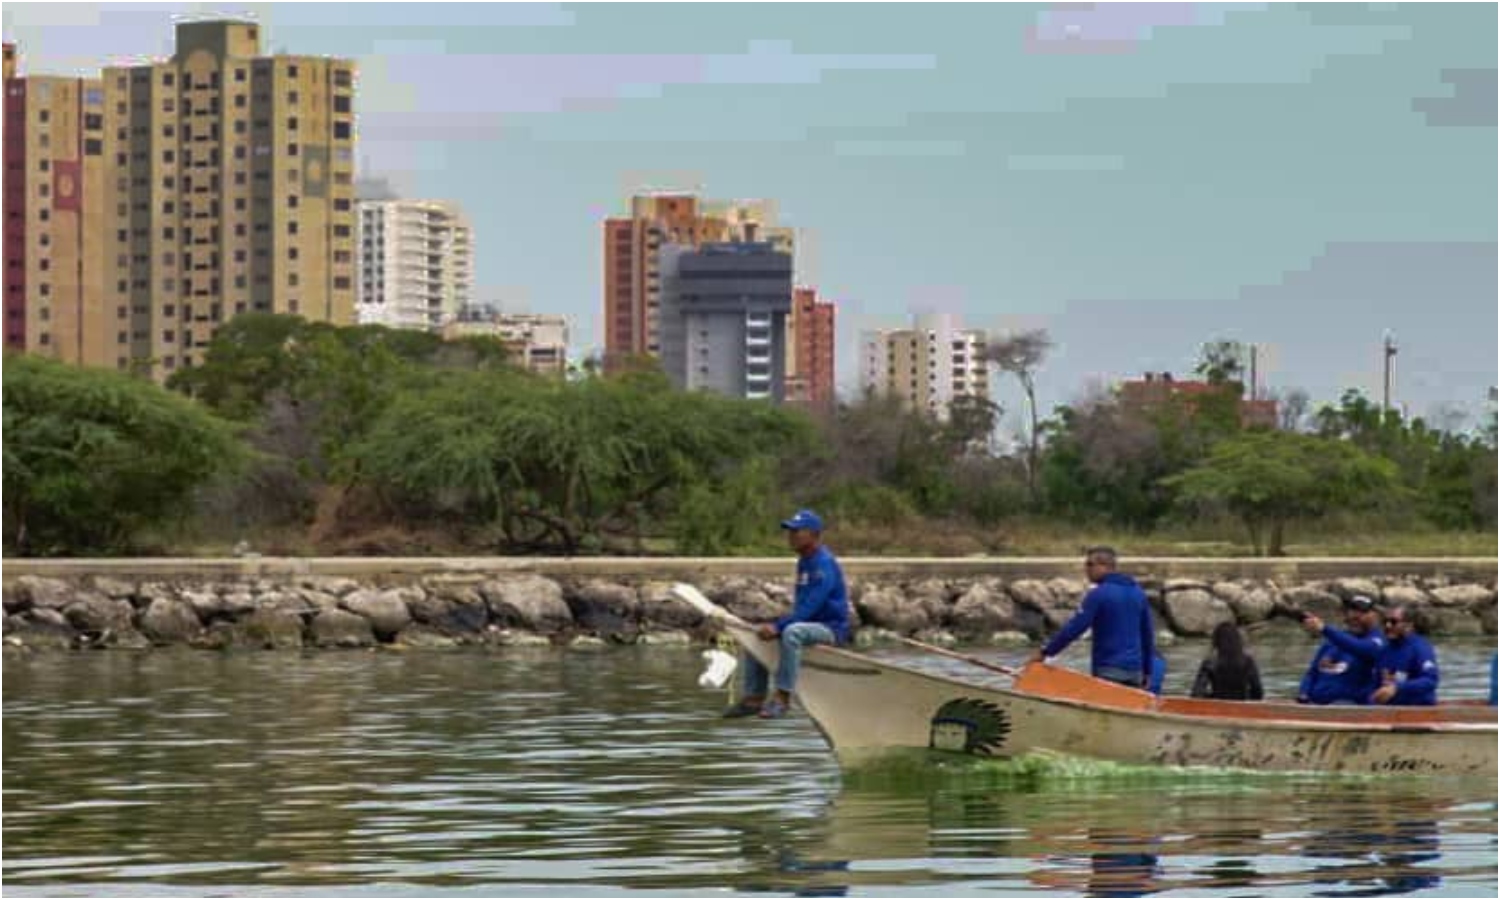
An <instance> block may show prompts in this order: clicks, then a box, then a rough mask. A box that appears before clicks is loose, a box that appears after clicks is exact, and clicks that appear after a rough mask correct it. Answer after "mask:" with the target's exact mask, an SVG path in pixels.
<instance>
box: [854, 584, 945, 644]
mask: <svg viewBox="0 0 1500 900" xmlns="http://www.w3.org/2000/svg"><path fill="white" fill-rule="evenodd" d="M859 615H860V619H861V621H863V622H865V623H866V624H869V625H873V626H874V627H876V628H884V629H887V630H889V631H894V632H896V633H897V634H911V633H912V632H915V631H921V630H923V629H926V628H931V627H933V625H934V624H935V623H934V622H933V620H932V617H931V615H930V613H929V612H928V610H927V608H926V606H924V605H923V604H922V603H921V602H916V601H913V600H910V599H908V598H907V597H906V595H904V594H903V593H901V591H899V590H897V589H895V588H888V587H887V588H877V587H869V588H866V589H865V590H864V592H863V594H862V595H861V596H860V598H859Z"/></svg>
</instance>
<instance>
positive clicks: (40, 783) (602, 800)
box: [3, 645, 1496, 896]
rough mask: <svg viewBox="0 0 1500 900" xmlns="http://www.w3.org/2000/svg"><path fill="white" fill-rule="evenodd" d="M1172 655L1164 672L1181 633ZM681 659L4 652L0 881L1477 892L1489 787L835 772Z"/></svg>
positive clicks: (544, 653)
mask: <svg viewBox="0 0 1500 900" xmlns="http://www.w3.org/2000/svg"><path fill="white" fill-rule="evenodd" d="M1303 649H1304V648H1302V647H1300V646H1298V647H1295V648H1293V651H1294V652H1289V654H1288V655H1289V656H1295V657H1296V661H1297V662H1299V663H1300V662H1301V661H1303V660H1305V659H1306V656H1305V654H1304V653H1302V652H1301V651H1302V650H1303ZM1174 652H1175V653H1178V654H1182V658H1181V659H1177V658H1174V660H1173V664H1174V667H1175V668H1177V669H1189V670H1190V667H1191V664H1192V660H1193V659H1195V658H1196V655H1197V653H1198V652H1201V647H1197V648H1192V649H1191V650H1180V649H1179V650H1176V651H1174ZM1489 652H1490V651H1489V650H1488V649H1487V648H1481V647H1478V646H1477V645H1476V646H1474V647H1472V648H1469V649H1468V650H1463V649H1451V648H1450V649H1447V651H1446V653H1445V657H1444V673H1445V676H1447V674H1448V673H1449V672H1453V673H1455V674H1456V675H1458V676H1459V678H1458V679H1457V681H1458V684H1457V685H1456V688H1457V689H1458V690H1461V691H1466V692H1471V693H1472V692H1477V691H1478V690H1482V688H1480V687H1479V685H1480V684H1481V683H1482V679H1483V674H1484V673H1483V669H1484V667H1483V665H1482V664H1483V662H1484V661H1485V660H1487V654H1488V653H1489ZM1189 653H1191V655H1192V659H1189V658H1188V657H1187V654H1189ZM1266 656H1270V657H1271V659H1270V661H1269V664H1268V662H1267V660H1266V659H1265V657H1266ZM700 664H701V661H700V660H699V658H698V656H697V654H696V653H695V652H693V651H689V650H680V649H670V650H669V649H663V648H651V649H649V650H647V649H644V648H642V649H632V650H611V651H601V652H598V653H587V652H572V653H567V652H558V651H553V650H549V649H540V650H512V651H509V652H506V653H504V654H503V655H502V654H486V653H482V652H473V653H467V652H465V653H391V652H379V653H363V652H360V653H347V654H340V653H321V654H309V655H284V654H244V655H215V654H205V653H188V652H184V653H180V654H179V653H164V652H158V653H151V654H144V655H133V654H126V653H97V654H75V655H25V656H17V655H9V654H8V655H7V656H6V657H5V662H4V677H5V691H4V723H3V729H4V754H5V755H4V785H3V787H4V830H5V843H4V860H3V862H4V888H5V890H6V891H8V892H11V893H16V894H24V893H33V894H35V893H47V894H56V893H105V892H114V893H118V892H122V891H133V892H142V891H149V892H152V893H171V892H174V891H175V892H180V893H191V892H193V890H194V889H195V888H201V889H203V890H209V891H213V892H219V893H223V892H235V893H255V892H274V893H278V894H288V893H293V894H295V893H299V892H301V893H326V892H328V891H330V890H339V891H340V892H352V893H390V892H393V891H397V892H410V891H414V890H420V891H421V892H423V893H446V892H457V893H467V894H493V893H503V892H513V893H530V894H537V893H549V894H564V893H565V894H577V893H600V892H610V891H618V890H624V889H629V890H656V891H668V892H682V891H691V890H706V889H710V888H716V889H719V890H729V891H732V892H738V893H744V894H754V893H763V892H769V893H777V894H797V895H803V896H837V895H842V894H846V893H847V894H851V895H859V894H869V893H874V892H886V893H889V892H893V891H896V892H900V893H908V894H909V893H928V894H945V893H973V892H986V891H990V892H1001V893H1009V892H1018V891H1020V892H1027V893H1054V894H1076V893H1093V894H1098V895H1105V896H1134V895H1142V894H1149V893H1155V892H1160V891H1177V892H1191V893H1194V894H1201V893H1210V894H1223V895H1234V894H1244V893H1247V892H1249V893H1254V894H1257V895H1276V894H1283V895H1305V894H1308V893H1312V894H1317V895H1326V896H1369V895H1376V894H1400V893H1409V892H1414V891H1416V892H1431V891H1433V890H1436V891H1440V892H1444V893H1455V894H1484V893H1489V894H1493V893H1494V892H1495V888H1496V876H1495V865H1496V842H1495V832H1496V810H1495V784H1494V782H1493V781H1490V782H1488V783H1481V784H1473V783H1469V784H1462V783H1454V782H1447V781H1442V782H1434V781H1389V780H1378V781H1377V780H1363V781H1356V780H1327V779H1317V778H1309V777H1266V776H1246V775H1238V774H1227V773H1218V774H1209V775H1201V774H1199V775H1183V774H1181V773H1178V774H1163V773H1160V772H1151V771H1135V772H1131V771H1128V770H1118V769H1109V768H1104V767H1099V768H1098V769H1095V770H1090V769H1089V767H1082V768H1081V769H1080V767H1078V766H1076V765H1074V766H1069V767H1055V768H1049V767H1047V766H1045V765H1043V766H1040V767H1035V766H1033V767H1029V768H1026V769H1025V770H1024V772H1022V770H1021V769H1020V768H1016V769H1014V770H1006V769H1004V768H975V767H968V768H964V767H958V768H959V770H958V771H952V770H953V769H955V767H953V766H951V765H944V766H934V765H933V764H932V761H931V760H923V762H922V764H921V765H920V766H917V767H912V766H909V765H908V766H900V767H892V768H889V769H885V770H876V771H870V772H864V773H859V774H857V775H854V776H851V777H848V778H841V777H840V775H839V772H838V770H837V768H836V767H835V766H834V764H833V762H832V759H831V757H830V756H829V754H828V753H827V752H826V751H825V749H824V747H823V745H822V742H821V740H820V739H819V738H818V736H817V734H816V732H815V730H814V729H813V728H812V727H811V725H810V724H809V723H808V722H807V721H806V720H805V719H802V718H791V719H788V720H783V721H775V722H744V721H739V722H724V721H721V720H719V719H717V718H715V717H714V714H715V712H716V711H717V708H718V706H719V704H720V703H721V702H722V700H723V696H722V695H721V694H714V693H711V692H707V691H704V690H702V689H701V688H698V687H697V685H696V683H695V679H696V675H697V672H698V670H699V667H700ZM924 664H925V663H924ZM1263 667H1265V668H1266V669H1268V670H1269V671H1268V672H1267V675H1268V678H1267V680H1268V682H1271V683H1275V684H1279V685H1282V686H1283V687H1284V686H1285V685H1286V684H1288V683H1289V682H1290V681H1292V680H1294V679H1295V677H1296V675H1297V674H1299V673H1298V672H1297V671H1296V669H1295V667H1294V665H1291V664H1287V665H1279V664H1278V663H1277V662H1276V661H1275V654H1274V653H1271V654H1263ZM1469 667H1472V668H1473V669H1474V670H1475V671H1476V672H1478V673H1479V674H1478V675H1476V676H1475V677H1474V678H1473V683H1472V684H1469V683H1467V682H1464V681H1463V680H1462V679H1463V678H1464V677H1466V676H1463V675H1462V674H1461V673H1463V672H1465V671H1466V669H1468V668H1469ZM877 714H878V713H877ZM1018 773H1019V774H1018Z"/></svg>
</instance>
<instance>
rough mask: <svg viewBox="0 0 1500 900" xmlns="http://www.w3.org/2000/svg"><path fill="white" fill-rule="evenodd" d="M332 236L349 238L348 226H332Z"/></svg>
mask: <svg viewBox="0 0 1500 900" xmlns="http://www.w3.org/2000/svg"><path fill="white" fill-rule="evenodd" d="M333 236H334V237H348V236H349V226H348V225H335V226H333Z"/></svg>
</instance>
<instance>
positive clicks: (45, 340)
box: [38, 331, 52, 347]
mask: <svg viewBox="0 0 1500 900" xmlns="http://www.w3.org/2000/svg"><path fill="white" fill-rule="evenodd" d="M38 343H40V344H41V345H42V346H43V347H45V346H47V345H48V344H50V343H52V335H50V334H48V333H47V332H45V331H44V332H42V336H41V337H40V338H39V339H38Z"/></svg>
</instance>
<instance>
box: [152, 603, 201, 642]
mask: <svg viewBox="0 0 1500 900" xmlns="http://www.w3.org/2000/svg"><path fill="white" fill-rule="evenodd" d="M202 630H203V623H202V621H200V620H199V618H198V614H197V613H196V612H194V611H193V608H192V606H190V605H188V604H187V603H183V602H181V601H177V600H152V601H151V605H150V606H148V607H146V611H145V612H143V613H141V627H140V631H141V633H142V634H144V635H145V636H146V638H147V639H148V640H150V641H151V643H153V644H185V643H187V642H189V641H190V640H192V639H193V638H195V637H197V636H198V632H200V631H202Z"/></svg>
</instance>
